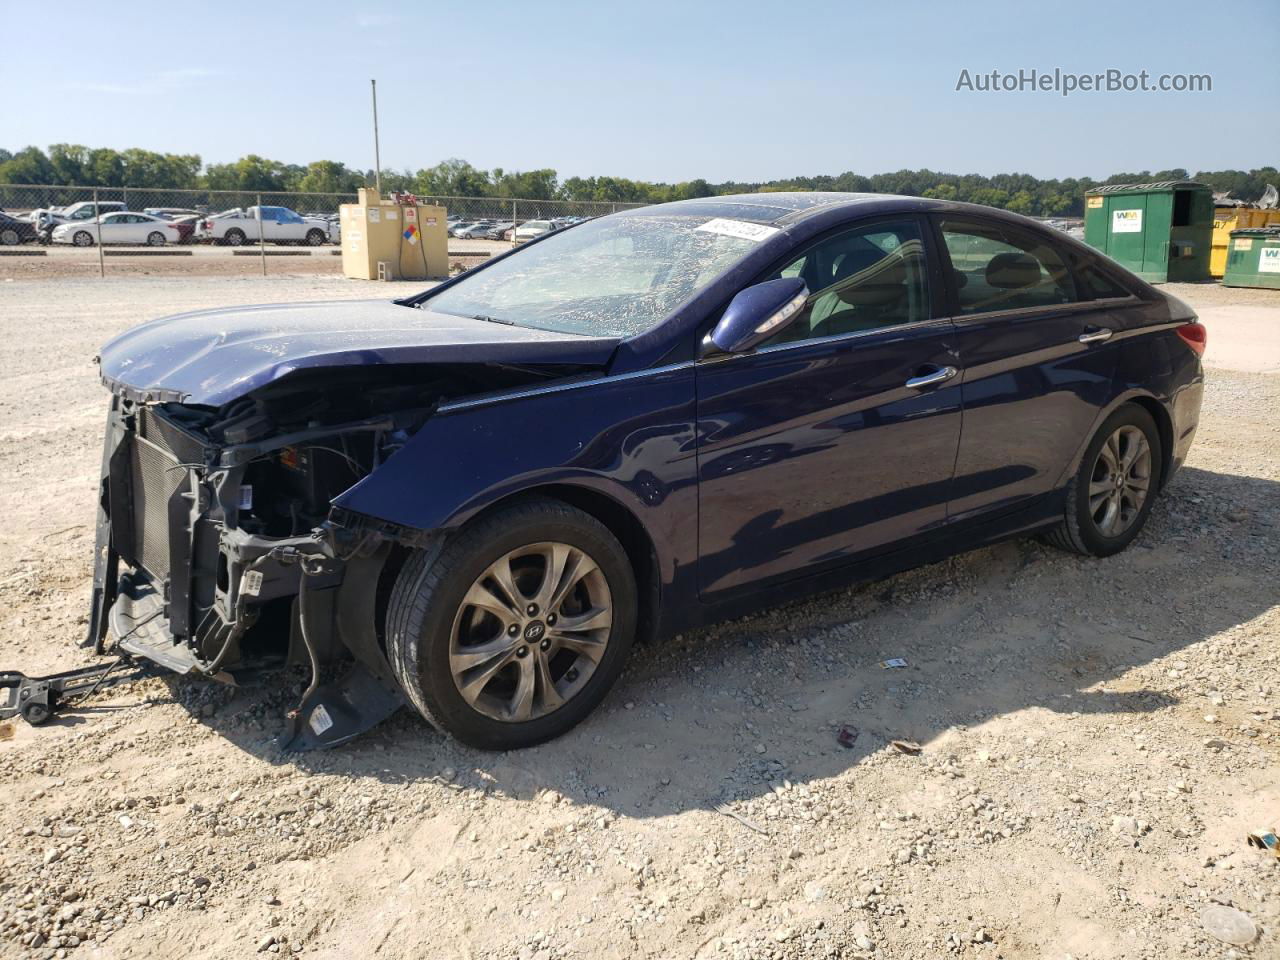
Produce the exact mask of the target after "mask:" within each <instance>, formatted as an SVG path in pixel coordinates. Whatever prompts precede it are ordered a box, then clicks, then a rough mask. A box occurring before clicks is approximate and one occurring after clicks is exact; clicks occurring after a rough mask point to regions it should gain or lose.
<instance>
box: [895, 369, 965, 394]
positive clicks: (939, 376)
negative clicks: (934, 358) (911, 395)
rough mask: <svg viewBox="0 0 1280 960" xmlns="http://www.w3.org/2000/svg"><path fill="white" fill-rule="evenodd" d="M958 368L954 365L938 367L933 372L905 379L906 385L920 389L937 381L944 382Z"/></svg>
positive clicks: (955, 372) (913, 388) (954, 373)
mask: <svg viewBox="0 0 1280 960" xmlns="http://www.w3.org/2000/svg"><path fill="white" fill-rule="evenodd" d="M957 373H959V371H958V370H956V368H955V367H939V368H938V369H936V370H934V371H933V373H926V374H922V375H921V376H918V377H912V378H911V379H910V380H908V381H907V383H906V385H907V386H908V387H909V388H910V389H912V390H922V389H924V388H925V387H932V386H933V385H934V384H937V383H946V382H947V381H948V380H950V379H951V378H952V377H954V376H955V375H956V374H957Z"/></svg>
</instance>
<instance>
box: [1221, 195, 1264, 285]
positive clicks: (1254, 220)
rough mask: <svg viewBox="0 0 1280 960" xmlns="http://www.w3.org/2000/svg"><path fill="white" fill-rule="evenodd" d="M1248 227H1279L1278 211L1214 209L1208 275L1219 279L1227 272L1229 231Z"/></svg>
mask: <svg viewBox="0 0 1280 960" xmlns="http://www.w3.org/2000/svg"><path fill="white" fill-rule="evenodd" d="M1250 227H1280V210H1258V209H1255V208H1254V207H1214V209H1213V249H1212V250H1211V252H1210V254H1209V275H1210V276H1211V277H1218V278H1221V277H1222V275H1223V274H1224V273H1226V271H1227V251H1228V249H1229V248H1230V246H1231V231H1232V230H1245V229H1248V228H1250Z"/></svg>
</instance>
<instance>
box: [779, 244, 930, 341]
mask: <svg viewBox="0 0 1280 960" xmlns="http://www.w3.org/2000/svg"><path fill="white" fill-rule="evenodd" d="M779 277H800V278H801V279H803V280H804V281H805V283H806V284H808V286H809V302H808V304H807V305H806V306H805V309H804V310H803V311H802V312H801V314H800V316H798V317H797V318H796V319H795V320H794V321H792V322H791V324H790V325H789V326H787V327H786V328H785V329H783V330H781V331H780V332H779V333H778V334H777V336H775V337H773V338H772V339H770V340H769V341H767V342H766V344H765V345H766V346H768V345H771V344H775V343H789V342H793V341H796V340H812V339H817V338H819V337H833V336H839V335H841V334H846V333H858V332H861V331H864V330H875V329H878V328H880V327H896V326H900V325H902V324H904V323H915V322H917V321H919V320H927V319H929V288H928V281H927V271H926V268H925V257H924V241H923V238H922V236H921V231H920V225H919V224H918V223H917V222H916V221H914V220H893V221H880V222H877V223H871V224H866V225H865V226H860V227H855V228H853V229H851V230H847V231H845V232H844V233H839V234H836V235H835V236H833V237H828V238H827V239H825V240H820V241H818V242H817V243H816V244H814V245H813V246H811V247H809V248H808V249H807V250H805V251H804V252H803V253H802V254H801V255H800V256H798V257H797V258H796V259H794V260H792V261H791V262H790V263H788V264H786V265H784V266H783V267H782V268H781V269H780V270H777V271H775V272H774V273H772V274H770V275H769V276H767V277H765V278H764V279H765V280H774V279H777V278H779Z"/></svg>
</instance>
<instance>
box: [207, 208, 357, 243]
mask: <svg viewBox="0 0 1280 960" xmlns="http://www.w3.org/2000/svg"><path fill="white" fill-rule="evenodd" d="M261 214H262V220H261V222H259V219H258V216H259V210H258V208H257V207H249V208H248V209H247V210H241V209H240V208H238V207H237V208H236V209H234V210H224V211H222V213H215V214H214V215H213V216H211V217H209V218H207V219H206V220H204V221H201V222H200V223H199V224H198V225H197V227H196V239H197V240H203V241H206V242H213V243H225V244H228V245H229V246H232V247H239V246H242V245H243V244H246V243H257V242H258V238H259V237H261V238H262V239H263V240H265V241H266V242H267V243H305V244H307V245H309V246H312V247H318V246H320V244H322V243H337V242H338V239H337V237H338V229H337V227H336V225H335V224H333V223H330V222H329V221H328V220H325V219H323V218H322V217H303V216H300V215H298V214H297V213H295V212H294V211H292V210H290V209H289V208H288V207H268V206H266V205H265V204H264V205H263V207H262V211H261Z"/></svg>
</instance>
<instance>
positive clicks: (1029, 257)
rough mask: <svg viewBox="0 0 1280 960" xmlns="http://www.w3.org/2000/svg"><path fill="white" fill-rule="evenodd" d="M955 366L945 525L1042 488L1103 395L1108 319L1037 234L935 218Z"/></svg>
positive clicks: (1110, 356) (1112, 348)
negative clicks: (956, 412) (959, 416)
mask: <svg viewBox="0 0 1280 960" xmlns="http://www.w3.org/2000/svg"><path fill="white" fill-rule="evenodd" d="M935 223H936V227H937V234H938V237H939V239H940V240H941V247H942V249H943V251H944V253H945V254H946V256H947V257H948V258H949V260H950V269H949V271H948V280H949V283H948V287H949V297H950V300H951V310H950V312H951V313H952V316H953V319H954V322H955V327H956V344H957V349H958V351H959V355H960V362H961V364H962V365H963V368H964V374H963V380H962V385H961V390H962V392H963V399H964V429H963V431H962V432H961V436H960V450H959V455H958V456H957V458H956V472H955V480H954V482H953V484H952V494H951V503H950V507H949V515H950V517H951V518H952V519H953V520H962V519H965V518H967V517H971V516H975V515H977V514H981V513H984V512H991V511H999V510H1003V509H1005V508H1011V507H1016V506H1018V505H1019V504H1022V503H1025V502H1027V501H1029V500H1030V499H1032V498H1034V497H1037V496H1039V495H1041V494H1045V493H1048V492H1050V491H1051V490H1053V489H1054V488H1055V487H1056V486H1057V485H1058V483H1059V481H1060V479H1061V477H1062V474H1063V471H1064V470H1065V469H1066V467H1067V466H1068V464H1069V462H1070V460H1071V458H1072V457H1073V456H1074V454H1075V451H1076V450H1077V449H1078V447H1079V445H1080V443H1081V441H1082V440H1083V438H1084V437H1085V435H1086V434H1087V433H1088V431H1089V430H1090V429H1091V428H1092V425H1093V423H1094V421H1095V419H1096V417H1097V414H1098V411H1099V410H1100V409H1101V408H1102V407H1103V406H1105V405H1106V404H1107V402H1108V401H1109V400H1110V398H1111V395H1112V390H1113V387H1112V381H1113V377H1114V375H1115V371H1116V365H1117V357H1118V349H1117V346H1116V344H1115V343H1113V342H1111V341H1112V337H1113V334H1114V332H1115V330H1116V329H1117V327H1118V326H1119V324H1120V320H1119V319H1118V318H1117V317H1116V316H1115V315H1114V313H1113V312H1112V310H1113V308H1114V306H1115V302H1114V301H1111V300H1107V299H1096V298H1095V296H1096V295H1095V294H1094V293H1092V292H1091V291H1090V289H1089V283H1088V280H1087V279H1086V278H1083V277H1082V278H1079V279H1077V277H1076V275H1075V274H1074V273H1073V271H1072V270H1071V269H1070V267H1069V258H1070V256H1071V254H1070V252H1069V251H1068V250H1067V249H1066V247H1065V244H1064V245H1061V246H1060V245H1058V244H1057V243H1056V241H1055V240H1054V238H1052V237H1051V236H1049V235H1048V234H1047V232H1045V233H1042V232H1041V231H1039V230H1035V229H1033V228H1022V227H1020V226H1016V225H1011V224H1008V223H1006V222H1004V221H1000V220H994V219H992V220H986V219H983V218H981V217H973V216H968V215H966V216H945V215H936V216H935Z"/></svg>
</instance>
